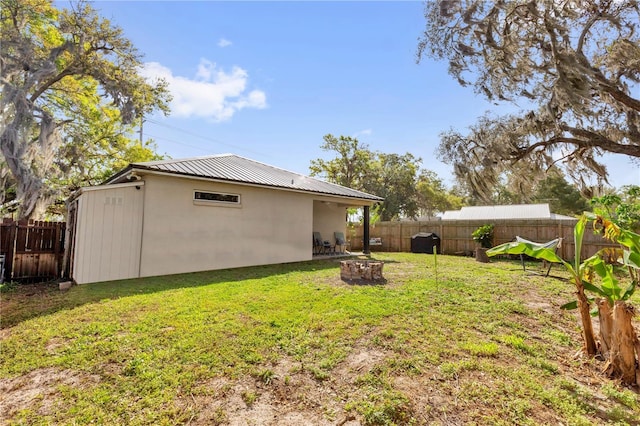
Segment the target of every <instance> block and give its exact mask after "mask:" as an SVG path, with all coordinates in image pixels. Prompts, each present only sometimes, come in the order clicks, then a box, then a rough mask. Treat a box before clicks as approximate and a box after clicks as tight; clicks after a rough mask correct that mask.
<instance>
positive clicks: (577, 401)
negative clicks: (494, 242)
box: [0, 253, 640, 426]
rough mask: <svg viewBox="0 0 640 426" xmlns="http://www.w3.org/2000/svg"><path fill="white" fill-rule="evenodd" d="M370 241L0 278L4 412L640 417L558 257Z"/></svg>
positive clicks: (230, 419)
mask: <svg viewBox="0 0 640 426" xmlns="http://www.w3.org/2000/svg"><path fill="white" fill-rule="evenodd" d="M374 257H375V258H376V259H378V260H383V261H385V266H384V275H385V278H386V280H387V282H386V283H385V284H382V285H353V284H347V283H344V282H342V281H341V280H340V277H339V275H340V274H339V270H338V262H337V261H336V260H326V261H313V262H305V263H296V264H287V265H275V266H265V267H253V268H242V269H234V270H224V271H211V272H204V273H195V274H184V275H174V276H168V277H156V278H146V279H139V280H129V281H118V282H110V283H99V284H89V285H84V286H76V287H73V288H72V289H71V290H69V291H67V292H60V291H58V290H57V289H55V288H51V287H44V288H43V287H42V286H40V287H33V286H25V287H20V288H18V289H17V290H14V291H10V292H8V293H4V294H2V295H1V296H2V311H1V315H2V318H1V319H2V330H1V331H0V344H1V358H0V423H2V424H86V423H97V424H109V425H111V424H122V425H162V424H166V425H174V424H190V425H216V424H231V425H247V424H255V425H325V424H326V425H351V426H353V425H360V424H363V425H387V424H398V425H404V424H441V425H449V424H505V425H511V424H531V425H539V424H554V425H556V424H574V425H575V424H579V425H582V424H603V423H611V424H640V396H639V395H638V394H637V392H634V391H633V390H631V389H625V388H623V387H620V386H619V385H618V384H617V382H615V381H611V380H608V379H605V378H604V377H602V375H601V374H600V370H601V369H602V367H603V365H602V363H601V362H599V361H593V360H589V359H586V358H584V357H582V356H580V354H579V352H580V348H581V338H580V330H579V328H578V326H579V323H578V317H577V314H576V312H575V311H574V312H565V311H561V310H560V309H559V306H560V305H562V304H563V303H565V302H566V301H568V300H571V298H572V287H571V285H570V284H568V283H567V282H565V281H563V280H562V279H561V278H562V277H566V276H565V274H564V271H561V270H560V268H559V267H558V266H554V268H553V269H552V272H551V275H552V277H549V278H545V277H543V276H541V275H538V274H533V273H532V272H531V271H529V270H528V271H527V272H523V271H522V269H521V268H520V265H519V262H516V261H507V260H502V261H495V260H493V261H492V262H491V263H490V264H481V263H478V262H475V261H474V260H473V259H470V258H460V257H449V256H439V257H438V267H437V280H436V269H435V268H434V262H433V256H431V255H418V254H399V253H390V254H375V256H374ZM531 265H532V269H533V270H534V271H535V270H537V271H542V268H541V266H540V265H536V266H533V265H535V264H531ZM528 269H529V268H528ZM639 301H640V298H639V297H638V295H636V296H635V297H634V302H635V303H636V305H638V302H639ZM636 328H637V329H638V328H640V327H639V326H638V324H637V321H636Z"/></svg>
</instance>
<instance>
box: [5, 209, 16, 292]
mask: <svg viewBox="0 0 640 426" xmlns="http://www.w3.org/2000/svg"><path fill="white" fill-rule="evenodd" d="M17 227H18V222H16V221H14V220H13V219H11V218H4V219H2V228H3V232H2V234H3V235H2V240H3V243H4V249H5V250H6V251H5V258H4V278H5V281H11V278H12V277H13V258H14V253H15V248H16V229H17ZM5 232H6V234H5Z"/></svg>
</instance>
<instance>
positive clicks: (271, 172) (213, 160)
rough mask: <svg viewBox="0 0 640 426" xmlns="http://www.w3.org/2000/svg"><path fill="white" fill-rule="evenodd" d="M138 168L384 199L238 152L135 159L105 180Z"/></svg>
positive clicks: (112, 180) (120, 177)
mask: <svg viewBox="0 0 640 426" xmlns="http://www.w3.org/2000/svg"><path fill="white" fill-rule="evenodd" d="M135 170H139V171H145V170H147V171H152V172H162V173H169V174H175V175H180V176H191V177H199V178H205V179H211V180H215V181H224V182H235V183H242V184H251V185H260V186H266V187H271V188H279V189H289V190H297V191H303V192H310V193H316V194H326V195H337V196H341V197H348V198H354V199H361V200H370V201H382V200H383V198H381V197H378V196H375V195H371V194H367V193H366V192H362V191H357V190H355V189H351V188H347V187H344V186H340V185H336V184H333V183H329V182H325V181H322V180H319V179H315V178H312V177H308V176H305V175H301V174H299V173H295V172H290V171H288V170H284V169H280V168H278V167H274V166H270V165H268V164H264V163H260V162H258V161H255V160H250V159H248V158H244V157H241V156H239V155H235V154H220V155H210V156H205V157H195V158H184V159H172V160H161V161H148V162H144V163H132V164H130V165H129V166H128V167H126V168H125V169H123V170H121V171H120V172H118V173H116V174H115V175H113V176H112V177H111V178H109V179H108V180H107V181H106V182H105V184H112V183H118V182H122V181H124V180H125V179H126V177H127V175H128V174H129V173H130V172H132V171H135Z"/></svg>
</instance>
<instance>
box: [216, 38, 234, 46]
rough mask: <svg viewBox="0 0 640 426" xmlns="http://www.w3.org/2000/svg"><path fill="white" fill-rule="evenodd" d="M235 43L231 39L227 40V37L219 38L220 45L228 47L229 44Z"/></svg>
mask: <svg viewBox="0 0 640 426" xmlns="http://www.w3.org/2000/svg"><path fill="white" fill-rule="evenodd" d="M232 44H233V43H232V42H231V41H230V40H227V39H226V38H221V39H220V40H218V47H227V46H231V45H232Z"/></svg>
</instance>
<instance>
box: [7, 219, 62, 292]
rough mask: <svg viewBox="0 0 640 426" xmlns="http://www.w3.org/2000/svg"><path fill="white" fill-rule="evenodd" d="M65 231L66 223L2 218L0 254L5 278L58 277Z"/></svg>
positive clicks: (43, 279) (30, 280) (33, 279)
mask: <svg viewBox="0 0 640 426" xmlns="http://www.w3.org/2000/svg"><path fill="white" fill-rule="evenodd" d="M65 230H66V223H65V222H39V221H28V222H27V221H15V220H13V219H11V218H5V219H3V220H2V224H1V225H0V255H4V280H6V281H11V280H15V281H29V282H37V281H46V280H50V279H56V278H59V277H60V275H61V271H62V258H63V256H64V238H65Z"/></svg>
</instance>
